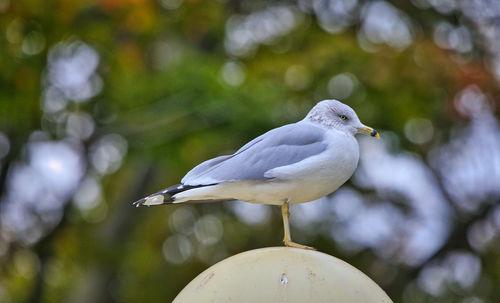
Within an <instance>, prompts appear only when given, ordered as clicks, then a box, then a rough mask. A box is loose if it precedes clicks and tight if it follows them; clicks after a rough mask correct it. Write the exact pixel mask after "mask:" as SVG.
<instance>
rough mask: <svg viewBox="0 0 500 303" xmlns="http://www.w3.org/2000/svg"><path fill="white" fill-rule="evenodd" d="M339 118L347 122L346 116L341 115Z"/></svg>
mask: <svg viewBox="0 0 500 303" xmlns="http://www.w3.org/2000/svg"><path fill="white" fill-rule="evenodd" d="M339 118H340V119H342V120H347V117H346V116H344V115H340V116H339Z"/></svg>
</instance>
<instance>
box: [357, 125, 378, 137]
mask: <svg viewBox="0 0 500 303" xmlns="http://www.w3.org/2000/svg"><path fill="white" fill-rule="evenodd" d="M358 132H359V133H360V134H363V135H367V136H372V137H375V138H377V139H379V138H380V135H379V133H378V131H376V130H375V129H373V128H371V127H368V126H363V127H360V128H358Z"/></svg>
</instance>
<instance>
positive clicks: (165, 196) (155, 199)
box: [132, 184, 214, 207]
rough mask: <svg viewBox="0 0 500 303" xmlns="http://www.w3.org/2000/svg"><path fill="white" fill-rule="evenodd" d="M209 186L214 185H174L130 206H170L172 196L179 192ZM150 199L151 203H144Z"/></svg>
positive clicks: (173, 198) (172, 200) (172, 199)
mask: <svg viewBox="0 0 500 303" xmlns="http://www.w3.org/2000/svg"><path fill="white" fill-rule="evenodd" d="M211 185H214V184H207V185H183V184H176V185H173V186H170V187H169V188H166V189H164V190H160V191H159V192H157V193H154V194H152V195H149V196H147V197H144V198H142V199H140V200H137V201H135V202H134V203H132V205H134V206H135V207H141V206H151V205H161V204H172V203H173V202H174V200H175V197H174V195H176V194H178V193H180V192H183V191H186V190H190V189H193V188H198V187H204V186H211ZM150 199H151V200H152V201H150V202H151V203H146V201H148V200H150ZM160 199H161V201H160Z"/></svg>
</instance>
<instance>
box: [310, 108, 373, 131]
mask: <svg viewBox="0 0 500 303" xmlns="http://www.w3.org/2000/svg"><path fill="white" fill-rule="evenodd" d="M306 119H307V120H309V121H311V122H313V123H317V124H320V125H322V126H324V127H326V128H329V129H335V130H338V131H340V132H343V133H345V134H348V135H352V136H354V135H355V134H358V133H360V134H364V135H368V136H372V137H375V138H380V135H379V133H378V132H377V131H376V130H375V129H373V128H371V127H368V126H366V125H364V124H363V123H361V121H359V118H358V115H356V112H355V111H354V110H353V109H352V108H350V107H349V106H347V105H345V104H344V103H342V102H340V101H337V100H324V101H321V102H319V103H318V104H316V105H315V106H314V107H313V108H312V109H311V110H310V111H309V113H308V114H307V116H306Z"/></svg>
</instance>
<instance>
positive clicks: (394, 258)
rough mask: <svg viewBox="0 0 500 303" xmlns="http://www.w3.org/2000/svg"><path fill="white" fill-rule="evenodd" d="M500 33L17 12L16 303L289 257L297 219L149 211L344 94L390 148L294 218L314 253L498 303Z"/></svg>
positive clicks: (461, 12)
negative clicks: (266, 255)
mask: <svg viewBox="0 0 500 303" xmlns="http://www.w3.org/2000/svg"><path fill="white" fill-rule="evenodd" d="M499 20H500V2H499V1H496V0H467V1H466V0H411V1H410V0H407V1H395V0H394V1H387V0H386V1H384V0H378V1H369V0H313V1H308V0H299V1H264V0H262V1H238V0H213V1H200V0H157V1H147V0H94V1H86V0H75V1H63V0H51V1H36V0H16V1H14V0H0V168H1V169H0V189H1V196H0V301H1V302H5V303H11V302H169V301H171V300H172V299H173V298H174V297H175V295H176V294H177V293H178V292H179V291H180V290H181V289H182V287H183V286H184V285H186V284H187V283H188V282H189V281H190V280H191V279H193V278H194V277H195V276H196V275H197V274H199V273H200V272H201V271H202V270H204V269H205V268H207V267H208V266H210V265H212V264H214V263H215V262H217V261H220V260H221V259H223V258H226V257H228V256H231V255H234V254H236V253H239V252H242V251H246V250H249V249H254V248H259V247H265V246H276V245H281V239H282V222H281V216H280V212H279V209H278V207H271V206H262V205H251V204H245V203H242V202H234V203H225V204H209V205H185V206H184V205H182V206H180V205H178V206H168V207H152V208H138V209H136V208H134V207H132V206H131V202H133V201H135V200H136V199H138V198H141V197H143V196H145V195H147V194H150V193H152V192H155V191H158V190H160V189H162V188H164V187H166V186H169V185H171V184H175V183H177V182H178V181H179V180H180V179H181V177H182V176H183V175H184V174H185V173H186V172H187V171H188V170H189V169H190V168H192V167H193V166H195V165H196V164H198V163H199V162H201V161H203V160H206V159H208V158H210V157H214V156H217V155H220V154H224V153H231V152H233V151H235V150H236V149H238V148H239V147H240V146H241V145H243V144H244V143H246V142H247V141H248V140H250V139H252V138H254V137H256V136H258V135H260V134H262V133H263V132H265V131H267V130H269V129H271V128H274V127H277V126H280V125H283V124H286V123H290V122H295V121H297V120H299V119H302V118H303V117H304V115H305V114H306V113H307V111H308V110H309V109H310V108H311V107H312V106H313V105H314V104H315V103H316V102H317V101H320V100H322V99H327V98H336V99H339V100H342V101H343V102H345V103H347V104H349V105H350V106H352V107H353V108H354V109H355V110H356V111H357V113H358V115H359V117H360V118H361V120H362V121H363V122H364V123H365V124H367V125H370V126H373V127H375V128H377V129H379V130H380V131H381V133H382V138H383V139H382V140H373V139H372V138H359V139H360V148H361V161H360V165H359V168H358V170H357V172H356V174H355V175H354V176H353V178H352V179H351V180H350V181H349V182H348V183H347V184H346V185H345V186H343V187H342V188H341V189H340V190H338V191H337V192H336V193H335V194H333V195H331V196H329V197H326V198H324V199H321V200H319V201H317V202H314V203H308V204H303V205H298V206H293V207H292V208H291V212H292V224H293V225H292V229H293V236H294V240H296V241H297V242H299V243H303V244H307V245H311V246H314V247H317V248H318V249H319V250H320V251H323V252H326V253H328V254H330V255H334V256H337V257H339V258H341V259H343V260H346V261H347V262H349V263H351V264H352V265H354V266H355V267H357V268H359V269H360V270H362V271H363V272H365V273H366V274H367V275H368V276H370V277H371V278H372V279H374V280H375V281H376V282H377V283H378V284H379V285H380V286H381V287H383V288H384V290H386V292H387V293H388V294H389V295H390V296H391V297H392V298H393V300H394V301H395V302H463V303H481V302H499V300H500V287H499V285H500V253H499V248H500V241H499V240H500V204H499V202H500V126H499V122H498V118H497V117H498V114H499V109H498V108H499V106H498V105H499V104H500V101H499V100H500V95H499V93H500V89H499V88H500V86H499V84H500V21H499Z"/></svg>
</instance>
